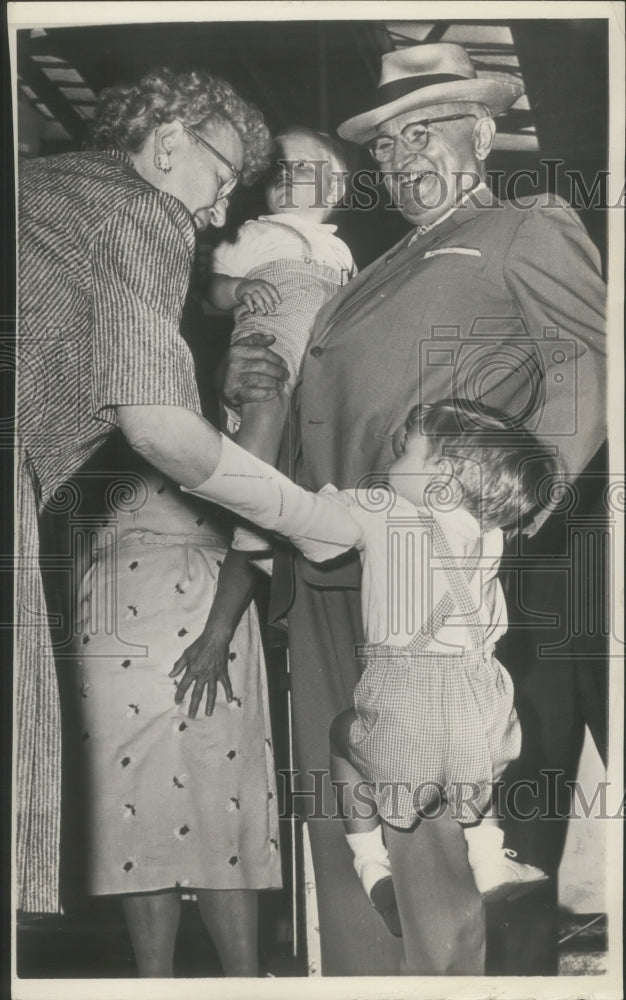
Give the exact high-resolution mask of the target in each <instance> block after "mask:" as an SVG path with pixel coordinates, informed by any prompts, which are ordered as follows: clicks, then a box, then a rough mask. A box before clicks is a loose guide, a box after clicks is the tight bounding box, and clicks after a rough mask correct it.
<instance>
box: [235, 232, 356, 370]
mask: <svg viewBox="0 0 626 1000" xmlns="http://www.w3.org/2000/svg"><path fill="white" fill-rule="evenodd" d="M264 225H267V226H278V227H279V228H280V229H284V230H286V231H287V232H288V233H289V235H290V236H294V235H295V236H298V237H299V238H300V240H301V243H302V255H301V257H300V258H295V257H288V258H281V259H279V260H272V261H268V262H267V263H265V264H260V265H259V266H258V267H253V268H252V269H251V270H250V271H248V273H247V274H246V278H247V279H248V280H250V281H252V280H254V279H261V280H263V281H269V282H270V283H271V284H272V285H275V287H276V288H277V289H278V291H279V293H280V297H281V299H282V301H281V303H280V305H278V306H277V307H276V310H275V311H274V312H273V313H270V314H269V315H267V316H263V315H262V314H261V313H258V312H256V313H251V312H249V311H248V309H247V307H246V306H239V307H238V308H237V309H236V310H235V314H234V315H235V328H234V330H233V333H232V336H231V343H232V344H235V343H237V342H238V341H239V340H241V339H242V337H247V336H248V335H249V334H251V333H254V332H258V333H271V334H273V336H274V337H276V341H275V343H274V344H272V350H275V351H277V353H278V354H280V355H281V356H282V357H284V358H285V360H286V361H287V362H288V363H289V365H290V367H291V369H292V371H293V372H294V373H295V375H296V376H299V375H300V370H301V367H302V359H303V357H304V352H305V351H306V348H307V344H308V342H309V337H310V336H311V330H312V329H313V323H314V321H315V317H316V316H317V314H318V312H319V311H320V309H321V308H322V306H323V305H325V304H326V303H327V302H328V300H329V299H330V298H332V296H333V295H334V294H335V293H336V292H337V290H338V289H339V288H340V287H341V285H344V284H345V283H346V281H347V279H348V275H347V274H346V273H345V272H343V271H341V270H339V269H337V268H333V267H330V266H329V265H327V264H320V263H319V262H318V261H316V260H315V259H314V253H313V249H312V247H311V244H310V243H309V241H308V240H307V238H306V236H304V235H303V233H301V232H300V231H299V230H298V229H295V228H294V227H293V226H290V225H288V224H287V223H284V224H283V223H282V222H275V221H274V220H272V221H269V220H265V221H264Z"/></svg>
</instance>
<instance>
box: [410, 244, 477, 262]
mask: <svg viewBox="0 0 626 1000" xmlns="http://www.w3.org/2000/svg"><path fill="white" fill-rule="evenodd" d="M442 253H462V254H465V256H466V257H482V254H481V252H480V250H477V249H476V248H475V247H439V249H438V250H427V251H426V253H425V254H424V260H428V258H429V257H438V256H439V255H440V254H442Z"/></svg>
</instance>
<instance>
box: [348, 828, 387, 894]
mask: <svg viewBox="0 0 626 1000" xmlns="http://www.w3.org/2000/svg"><path fill="white" fill-rule="evenodd" d="M346 840H347V842H348V847H349V848H350V850H351V851H352V853H353V854H354V870H355V871H356V873H357V875H358V876H359V878H360V880H361V885H362V886H363V888H364V889H365V892H366V893H367V895H368V896H369V894H370V892H371V891H372V889H373V887H374V886H375V885H376V883H377V882H379V881H380V879H381V878H386V877H387V876H388V875H391V864H390V863H389V855H388V854H387V848H386V847H385V845H384V843H383V828H382V826H377V827H376V829H375V830H367V831H365V832H364V833H347V834H346Z"/></svg>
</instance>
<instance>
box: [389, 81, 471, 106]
mask: <svg viewBox="0 0 626 1000" xmlns="http://www.w3.org/2000/svg"><path fill="white" fill-rule="evenodd" d="M470 79H476V77H467V76H459V74H458V73H430V74H424V75H422V76H405V77H404V78H403V79H402V80H392V81H391V83H383V85H382V87H379V88H378V90H377V92H376V96H377V102H376V104H375V105H374V108H380V107H382V106H383V105H385V104H391V102H392V101H397V100H398V98H399V97H405V96H406V95H407V94H414V93H415V91H416V90H422V89H423V88H425V87H434V86H436V85H437V84H439V83H453V82H454V81H455V80H464V81H465V82H467V81H468V80H470ZM374 108H372V110H374Z"/></svg>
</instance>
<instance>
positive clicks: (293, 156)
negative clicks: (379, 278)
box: [208, 128, 356, 550]
mask: <svg viewBox="0 0 626 1000" xmlns="http://www.w3.org/2000/svg"><path fill="white" fill-rule="evenodd" d="M275 146H276V159H275V164H274V166H273V168H272V169H271V171H270V173H269V175H268V179H267V182H266V187H265V193H266V199H267V206H268V209H269V213H270V214H268V215H262V216H260V217H259V219H258V220H256V221H249V222H246V223H244V225H243V226H241V228H240V229H239V231H238V233H237V237H236V240H235V242H234V243H222V244H220V246H218V247H217V249H216V250H215V252H214V255H213V262H212V266H213V272H214V273H213V275H212V276H211V278H210V279H209V289H208V295H209V299H210V300H211V302H212V303H213V305H215V306H217V307H218V308H220V309H226V310H230V309H234V310H235V328H234V331H233V334H232V339H231V343H237V342H238V341H239V340H241V339H242V338H243V337H246V336H248V335H249V334H251V333H254V332H255V331H260V332H262V333H271V334H272V335H273V336H274V337H275V338H276V339H275V343H274V344H273V345H272V349H273V350H275V351H276V352H277V353H279V354H280V355H281V356H282V357H283V359H284V361H285V362H286V364H287V367H288V369H289V380H288V382H287V383H286V385H285V388H284V390H283V392H282V393H281V394H280V395H278V396H275V397H274V398H273V399H270V400H266V401H264V402H260V403H246V404H244V405H243V406H242V407H241V417H240V421H239V420H238V419H237V417H236V416H235V415H234V414H232V413H230V412H229V413H227V421H226V428H227V430H228V431H229V432H230V433H232V434H234V433H236V434H237V442H238V444H240V445H241V446H242V447H243V448H246V449H247V450H248V451H250V452H252V454H253V455H256V456H258V457H259V458H262V459H264V460H265V461H267V462H271V463H272V464H274V463H275V462H276V459H277V457H278V449H279V446H280V441H281V438H282V432H283V428H284V424H285V420H286V416H287V410H288V406H289V398H290V396H291V392H292V390H293V386H294V384H295V382H296V380H297V378H298V376H299V374H300V369H301V366H302V360H303V356H304V352H305V350H306V346H307V344H308V341H309V336H310V334H311V330H312V328H313V323H314V320H315V317H316V315H317V313H318V312H319V310H320V309H321V307H322V306H323V305H324V304H325V303H326V302H327V301H328V300H329V299H330V298H331V297H332V296H333V295H334V294H335V292H336V291H337V289H338V288H340V287H341V285H344V284H345V283H346V282H347V281H348V280H349V279H350V278H351V277H352V276H353V275H354V274H355V273H356V267H355V264H354V261H353V260H352V255H351V253H350V251H349V249H348V247H347V246H346V244H345V243H344V242H343V241H342V240H340V239H339V238H338V237H337V236H336V235H335V232H336V229H337V227H336V226H334V225H330V224H329V223H328V221H327V220H328V218H329V216H330V215H331V213H332V211H333V210H334V209H335V208H336V206H337V204H338V203H339V202H340V200H341V197H342V195H343V190H344V182H345V176H346V174H347V170H346V164H345V162H344V160H343V158H342V155H341V151H340V149H339V146H338V144H337V143H335V142H334V141H333V140H332V139H331V138H330V137H329V136H327V135H324V134H322V133H319V132H313V131H310V130H309V129H305V128H293V129H290V130H289V131H287V132H284V133H283V134H282V135H279V136H278V137H277V139H276V140H275ZM234 547H235V548H239V549H245V550H251V549H257V550H258V549H265V548H266V547H267V543H266V542H265V541H264V540H263V539H259V538H258V536H256V535H255V534H253V533H252V532H249V531H247V530H245V529H241V528H239V529H237V531H236V532H235V541H234Z"/></svg>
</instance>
